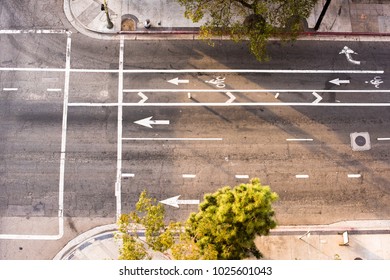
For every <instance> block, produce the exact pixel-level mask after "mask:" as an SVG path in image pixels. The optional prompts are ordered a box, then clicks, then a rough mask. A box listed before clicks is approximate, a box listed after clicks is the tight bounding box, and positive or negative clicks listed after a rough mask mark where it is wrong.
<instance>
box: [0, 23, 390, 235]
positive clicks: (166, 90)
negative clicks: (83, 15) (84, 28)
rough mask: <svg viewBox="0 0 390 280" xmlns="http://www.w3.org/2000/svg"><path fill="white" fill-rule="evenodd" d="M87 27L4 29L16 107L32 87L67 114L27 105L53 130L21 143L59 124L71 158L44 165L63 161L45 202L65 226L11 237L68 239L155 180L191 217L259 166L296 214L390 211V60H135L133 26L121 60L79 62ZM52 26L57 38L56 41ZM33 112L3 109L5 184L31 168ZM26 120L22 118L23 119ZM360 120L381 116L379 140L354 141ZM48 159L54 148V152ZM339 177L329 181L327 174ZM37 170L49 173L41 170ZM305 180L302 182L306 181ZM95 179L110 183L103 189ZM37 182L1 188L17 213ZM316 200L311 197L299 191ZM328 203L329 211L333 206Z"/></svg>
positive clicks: (58, 136)
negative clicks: (362, 144) (76, 223)
mask: <svg viewBox="0 0 390 280" xmlns="http://www.w3.org/2000/svg"><path fill="white" fill-rule="evenodd" d="M53 37H54V38H55V39H52V38H53ZM73 37H74V35H73V34H71V33H70V32H66V31H64V30H59V31H53V30H26V31H23V30H19V31H18V30H16V31H14V30H3V31H1V32H0V39H2V40H1V41H0V43H1V44H3V46H4V48H5V49H12V48H13V47H12V46H18V47H17V48H15V50H14V51H13V52H6V53H2V61H3V62H4V61H9V63H8V65H6V66H4V63H3V64H2V67H1V68H0V73H1V77H2V79H1V83H2V84H1V89H2V96H1V98H2V101H3V105H2V109H1V110H2V111H3V112H4V115H5V113H6V111H7V110H13V111H14V112H17V111H18V110H20V108H29V106H31V101H32V100H35V102H38V101H39V102H43V101H44V100H47V102H52V103H53V104H54V105H49V104H45V103H43V104H41V103H39V104H38V103H37V104H38V106H48V107H47V108H49V107H50V106H54V108H56V109H55V111H54V112H53V113H52V115H53V117H54V118H55V119H56V121H55V122H54V123H53V124H51V125H50V126H49V128H48V129H46V128H45V130H44V131H48V130H50V129H53V134H47V135H46V134H44V133H42V131H40V129H42V127H44V125H42V124H41V123H39V125H38V126H36V127H35V126H34V125H35V123H37V121H39V118H46V117H45V115H46V114H47V113H45V112H44V111H41V114H42V116H37V117H36V119H34V114H39V113H34V112H33V111H32V110H29V111H28V113H26V115H25V118H26V119H31V118H32V119H33V120H30V121H25V123H29V124H30V125H31V126H32V127H33V128H34V131H35V133H36V134H37V135H39V134H40V133H42V135H40V138H39V137H37V139H36V140H33V141H32V140H31V139H30V140H29V138H28V136H29V135H28V134H25V135H24V138H21V139H20V140H19V141H20V142H18V146H17V148H18V149H21V150H20V153H21V154H22V150H23V149H24V151H26V150H27V157H29V156H31V155H32V154H33V152H35V151H36V149H37V148H36V146H41V145H42V144H41V143H42V142H43V141H46V139H45V138H47V139H49V141H48V142H50V139H51V138H53V143H54V144H53V146H55V147H53V149H54V150H53V151H52V153H53V154H54V155H55V156H54V158H55V159H56V161H57V163H53V164H55V165H56V166H57V169H59V171H58V170H57V171H56V172H55V171H53V170H52V171H47V170H46V169H42V170H40V169H39V168H37V170H39V171H41V172H42V174H43V176H46V175H47V174H49V176H48V178H50V180H49V181H50V183H48V184H49V185H50V194H53V193H56V198H57V201H56V202H57V203H56V206H54V204H55V203H54V202H53V201H52V200H51V201H49V200H46V201H45V200H44V199H42V200H43V201H44V202H42V200H40V199H38V198H36V199H33V200H32V201H34V203H35V202H37V204H35V205H33V206H31V207H33V208H32V209H35V208H36V207H38V206H39V205H45V208H44V211H43V212H42V211H41V212H36V213H39V215H42V216H55V217H57V218H58V232H57V233H54V234H45V233H42V234H28V233H23V234H21V233H18V232H5V233H3V232H0V239H29V240H30V239H40V240H52V239H60V238H61V237H62V235H63V232H64V217H66V216H75V215H83V216H84V215H85V216H87V215H88V214H90V213H93V214H92V215H108V216H110V215H112V214H113V212H112V211H113V210H114V212H115V216H116V217H118V216H119V215H120V214H121V213H123V212H126V211H129V210H130V209H132V207H133V205H134V202H135V201H136V200H137V194H139V193H140V192H141V191H142V190H143V189H147V190H148V191H149V192H150V193H151V194H152V195H153V196H155V197H156V198H158V199H159V200H160V201H163V202H165V203H168V204H170V205H172V206H174V207H172V208H168V211H167V212H168V215H170V217H174V218H177V219H181V218H183V217H186V216H187V215H188V213H190V212H192V211H194V210H195V209H196V208H195V207H194V204H197V203H199V201H200V199H201V198H202V196H203V194H205V193H207V192H211V191H214V190H215V189H216V188H217V187H220V186H221V184H226V182H228V183H230V184H234V183H237V182H245V181H247V180H248V179H249V178H251V177H253V176H258V177H261V178H264V180H263V181H265V183H267V184H270V185H271V187H272V188H273V189H275V190H276V191H277V192H278V193H280V196H281V200H282V202H281V203H280V205H278V206H277V207H278V209H279V210H280V213H281V214H280V216H279V219H280V221H282V223H285V224H287V223H288V222H289V221H290V222H292V223H297V222H299V221H302V220H303V221H306V222H308V223H313V221H314V220H310V219H309V218H308V216H309V215H314V217H315V218H316V219H317V221H320V222H329V221H330V220H329V216H326V215H329V213H331V212H332V211H333V210H332V207H339V209H340V215H339V218H340V219H346V218H355V217H358V218H359V217H366V216H367V215H369V214H370V213H372V212H373V211H377V210H378V209H381V208H383V209H382V210H380V211H379V212H378V213H376V214H377V215H386V212H385V210H384V209H385V207H384V206H385V205H387V204H386V203H387V201H388V195H389V194H388V193H387V194H386V195H384V196H382V197H381V193H383V192H384V185H385V184H387V182H388V181H389V180H390V178H389V166H388V157H389V156H390V155H389V154H388V152H387V149H388V143H390V141H389V139H390V138H389V137H390V135H389V132H388V118H386V117H387V115H388V111H387V107H389V106H390V97H389V93H390V89H389V87H388V85H387V83H386V81H387V80H386V75H387V69H383V68H382V69H380V67H373V65H372V63H368V62H366V61H364V60H362V62H361V63H359V64H358V63H356V61H358V60H355V59H357V55H356V53H355V52H350V51H348V50H350V48H347V49H346V48H340V47H337V46H334V48H333V52H334V57H337V59H339V60H340V61H341V60H342V62H337V63H341V65H343V67H342V68H340V67H334V66H333V67H330V68H329V69H326V68H325V67H313V68H310V67H309V68H302V67H300V68H297V69H288V68H285V69H282V68H277V69H256V68H253V69H249V68H215V69H214V68H212V67H208V68H205V67H201V66H204V65H199V66H200V67H199V68H190V67H188V65H187V66H185V67H182V68H179V67H178V68H175V69H164V68H161V67H159V65H156V68H152V67H147V66H145V68H142V69H140V68H132V67H131V66H129V62H128V60H129V57H134V56H129V55H127V54H128V50H127V47H128V48H129V49H130V50H131V51H134V49H133V48H134V47H133V46H129V45H128V43H127V42H126V40H125V38H124V37H121V39H120V40H119V41H117V42H110V43H109V44H110V48H112V49H114V52H113V54H112V56H111V57H108V58H106V60H107V61H108V62H109V63H108V64H106V65H105V66H103V67H96V68H95V67H77V66H78V65H81V64H82V63H81V62H80V59H76V61H75V62H73V54H74V53H75V57H76V58H80V57H82V55H81V54H82V53H83V52H82V51H81V52H80V53H81V54H79V53H78V52H79V50H78V49H77V47H80V45H77V43H76V48H74V47H73V40H72V39H73ZM4 38H5V39H4ZM20 38H22V39H20ZM37 38H38V39H37ZM31 39H32V40H33V42H31V43H27V45H29V46H30V47H29V48H28V49H31V45H34V41H35V40H37V41H39V44H38V46H36V48H35V49H36V50H37V51H36V53H32V54H31V53H28V52H27V51H26V49H24V48H23V47H21V44H20V43H18V42H19V41H18V40H21V41H20V42H22V41H23V42H25V41H24V40H31ZM45 40H47V42H48V43H47V45H45V48H43V49H42V44H43V43H41V42H42V41H45ZM7 44H9V45H7ZM51 44H52V45H53V47H52V48H51ZM33 49H34V48H33ZM60 49H62V52H60V51H59V50H60ZM106 49H108V47H106ZM354 49H355V47H354ZM343 50H344V52H343ZM340 52H342V53H341V55H340ZM45 53H46V54H47V55H48V57H50V58H52V57H54V56H55V55H50V54H51V53H54V54H56V55H57V56H56V58H55V59H46V60H45ZM344 53H346V57H343V55H342V54H344ZM359 53H360V51H359ZM8 55H10V56H11V57H7V56H8ZM36 57H38V58H39V59H38V60H37V61H35V60H34V59H35V58H36ZM84 59H85V58H84ZM115 59H116V62H114V61H115ZM136 59H137V58H136ZM363 59H367V58H363ZM377 59H378V58H377ZM42 61H46V62H42ZM84 61H87V60H86V59H85V60H84ZM359 62H360V61H359ZM98 63H102V64H104V63H103V62H98ZM181 63H182V62H179V64H181ZM342 63H344V64H342ZM6 64H7V63H6ZM86 64H88V63H86ZM276 64H277V63H276ZM211 65H212V64H211ZM356 65H359V69H358V68H356V67H357V66H356ZM197 66H198V65H197ZM363 66H364V67H363ZM289 68H291V67H289ZM378 68H379V69H378ZM48 97H49V98H48ZM33 104H34V103H33ZM7 106H8V107H7ZM7 108H10V109H7ZM59 108H60V109H59ZM369 108H372V109H375V110H374V111H373V110H370V109H369ZM362 109H363V110H365V111H366V112H367V113H366V114H365V113H362V112H361V111H360V110H362ZM40 110H42V109H40ZM53 110H54V109H53ZM376 110H378V111H376ZM58 118H60V121H59V119H58ZM19 119H20V116H19V115H16V116H15V118H14V119H9V120H7V121H5V122H4V120H3V121H0V124H1V125H2V127H3V128H8V129H9V130H10V131H7V132H4V139H5V140H4V141H5V142H6V146H7V148H6V149H5V152H4V154H5V155H6V157H7V164H8V165H6V164H4V165H3V166H2V169H3V170H4V173H5V174H6V176H5V177H4V178H5V180H4V182H2V185H6V184H10V186H13V184H14V185H15V186H16V185H20V181H18V179H17V178H14V177H13V176H18V174H19V173H21V171H12V169H10V167H9V166H10V165H11V164H15V166H16V165H17V163H18V160H19V159H18V160H17V159H15V158H14V157H13V155H12V154H13V153H14V152H15V150H14V148H15V147H12V145H10V144H9V141H12V140H13V139H17V138H18V137H19V136H20V135H21V133H20V132H19V131H16V130H15V131H14V130H12V126H19V125H20V124H19ZM386 119H387V120H386ZM34 122H35V123H34ZM41 122H42V123H43V121H41ZM362 123H363V125H362ZM24 125H25V124H21V125H20V126H21V128H20V129H21V130H23V129H24ZM359 129H370V135H371V139H372V140H371V141H372V144H373V149H374V150H375V151H374V152H371V153H369V154H368V153H361V154H357V153H353V152H352V151H351V147H350V142H349V141H350V139H349V135H350V133H352V132H355V131H356V130H359ZM3 131H5V130H3ZM54 131H55V132H54ZM26 133H28V131H26ZM11 135H16V136H15V137H12V136H11ZM23 140H24V141H25V142H23ZM34 141H35V142H34ZM26 143H31V146H29V145H28V144H26ZM29 149H30V150H29ZM21 158H22V159H21V160H20V161H19V163H20V162H21V161H23V157H21ZM33 160H36V159H33ZM43 161H44V162H46V163H47V162H48V160H47V158H44V159H43ZM45 168H46V167H45ZM15 170H16V169H15ZM55 178H57V181H56V184H55V185H56V188H53V187H52V185H53V181H54V180H55ZM40 180H42V179H40ZM323 180H324V181H323ZM351 180H352V182H351ZM325 183H326V184H329V186H327V187H325V188H323V189H319V188H317V187H319V186H321V185H322V184H325ZM32 184H36V185H40V181H36V182H32ZM98 185H99V187H98ZM297 185H300V186H301V187H302V188H301V189H300V190H297ZM372 186H375V187H374V189H370V190H369V188H370V187H372ZM95 187H96V188H99V189H97V190H96V193H95V191H94V190H95V189H94V188H95ZM28 189H29V186H26V187H25V188H23V187H21V189H20V198H18V199H16V200H15V201H14V202H11V199H10V198H9V197H10V196H11V193H12V188H11V187H9V188H8V190H7V191H3V192H2V193H1V197H2V198H4V199H5V200H6V201H7V203H5V204H7V205H8V206H7V208H5V209H3V211H2V215H3V216H12V215H17V216H22V215H23V213H22V212H23V211H25V210H26V211H30V210H29V209H30V208H28V207H27V206H26V207H24V208H23V207H22V208H20V207H19V208H17V207H16V208H15V207H14V208H12V207H13V206H12V205H17V204H18V203H22V204H23V205H28V204H29V203H31V202H28V201H27V202H26V201H23V199H24V198H23V197H28V194H26V193H31V191H28ZM313 189H316V190H314V191H313ZM23 192H25V193H23ZM80 192H81V193H80ZM368 192H369V193H370V194H367V193H368ZM32 193H33V192H32ZM31 195H32V196H34V194H31ZM100 195H101V196H102V197H100ZM108 196H111V198H108V199H107V197H108ZM338 196H339V197H338ZM302 200H303V201H306V203H307V205H296V204H297V202H298V201H300V203H302ZM366 200H367V201H368V202H367V201H366ZM38 202H39V203H41V204H39V203H38ZM327 202H328V203H330V204H329V205H326V203H327ZM69 203H70V204H72V203H75V206H72V207H71V206H69V205H70V204H69ZM316 203H317V206H316ZM318 205H319V206H318ZM29 207H30V206H29ZM34 207H35V208H34ZM73 207H74V209H73ZM355 207H358V208H359V207H360V208H359V209H360V213H352V212H351V210H352V209H353V208H355ZM176 208H179V209H180V211H181V212H180V214H178V212H175V211H178V210H177V209H176ZM12 209H14V210H12ZM15 209H18V211H17V210H15ZM49 209H51V210H50V211H49ZM45 211H46V212H45ZM297 211H301V212H302V216H300V215H297V214H296V212H297ZM30 212H31V211H30ZM34 213H35V212H34V211H32V212H31V213H29V214H28V215H34ZM322 214H323V215H324V216H326V217H325V218H323V220H321V215H322ZM26 215H27V214H26ZM37 215H38V214H37ZM39 215H38V216H39ZM305 215H307V217H306V216H305ZM294 216H297V217H298V218H296V219H294ZM386 218H387V217H386Z"/></svg>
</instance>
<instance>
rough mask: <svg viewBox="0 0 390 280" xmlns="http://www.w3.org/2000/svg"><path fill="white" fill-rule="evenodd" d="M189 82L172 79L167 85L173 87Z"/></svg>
mask: <svg viewBox="0 0 390 280" xmlns="http://www.w3.org/2000/svg"><path fill="white" fill-rule="evenodd" d="M189 82H190V81H189V80H180V79H179V78H174V79H172V80H169V81H168V83H171V84H174V85H177V86H178V85H179V84H188V83H189Z"/></svg>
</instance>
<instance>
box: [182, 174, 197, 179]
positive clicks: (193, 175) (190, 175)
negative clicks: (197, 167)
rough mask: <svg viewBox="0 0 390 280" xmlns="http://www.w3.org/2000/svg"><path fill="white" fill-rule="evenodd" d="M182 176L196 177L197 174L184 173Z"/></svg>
mask: <svg viewBox="0 0 390 280" xmlns="http://www.w3.org/2000/svg"><path fill="white" fill-rule="evenodd" d="M182 177H183V178H188V179H192V178H195V177H196V175H195V174H183V175H182Z"/></svg>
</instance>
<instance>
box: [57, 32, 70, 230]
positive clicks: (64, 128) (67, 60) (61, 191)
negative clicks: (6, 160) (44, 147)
mask: <svg viewBox="0 0 390 280" xmlns="http://www.w3.org/2000/svg"><path fill="white" fill-rule="evenodd" d="M71 46H72V39H71V37H70V33H68V36H67V40H66V56H65V69H66V71H65V81H64V104H63V109H62V112H63V116H62V132H61V133H62V136H61V157H60V160H61V162H60V182H59V191H58V193H59V195H58V203H59V210H58V216H59V223H60V224H61V225H62V226H60V231H61V232H60V234H59V235H60V236H61V237H62V236H63V234H64V180H65V156H66V131H67V127H68V100H69V84H70V54H71Z"/></svg>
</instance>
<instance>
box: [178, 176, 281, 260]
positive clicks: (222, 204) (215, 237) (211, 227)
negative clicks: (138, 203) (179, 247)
mask: <svg viewBox="0 0 390 280" xmlns="http://www.w3.org/2000/svg"><path fill="white" fill-rule="evenodd" d="M277 198H278V195H277V194H276V193H274V192H271V190H270V188H269V186H262V185H261V184H260V181H259V179H252V180H251V181H250V183H248V184H241V185H239V186H236V187H234V188H233V189H232V188H230V187H224V188H222V189H219V190H218V191H217V192H215V193H213V194H208V195H205V197H204V201H203V202H202V203H201V204H200V205H199V211H198V212H197V213H193V214H192V215H191V216H190V218H189V219H188V221H187V223H186V226H185V229H186V234H187V235H188V236H189V238H190V239H192V241H193V242H194V243H195V244H196V246H197V248H198V249H199V251H200V255H201V257H202V258H203V259H219V260H229V259H244V258H247V257H249V256H251V255H253V256H255V257H256V258H260V257H261V253H260V252H259V251H258V249H257V248H256V246H255V243H254V240H255V238H256V236H257V235H267V234H268V233H269V231H270V229H272V228H275V227H276V222H275V220H274V211H273V209H272V203H273V202H274V201H276V200H277Z"/></svg>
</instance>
